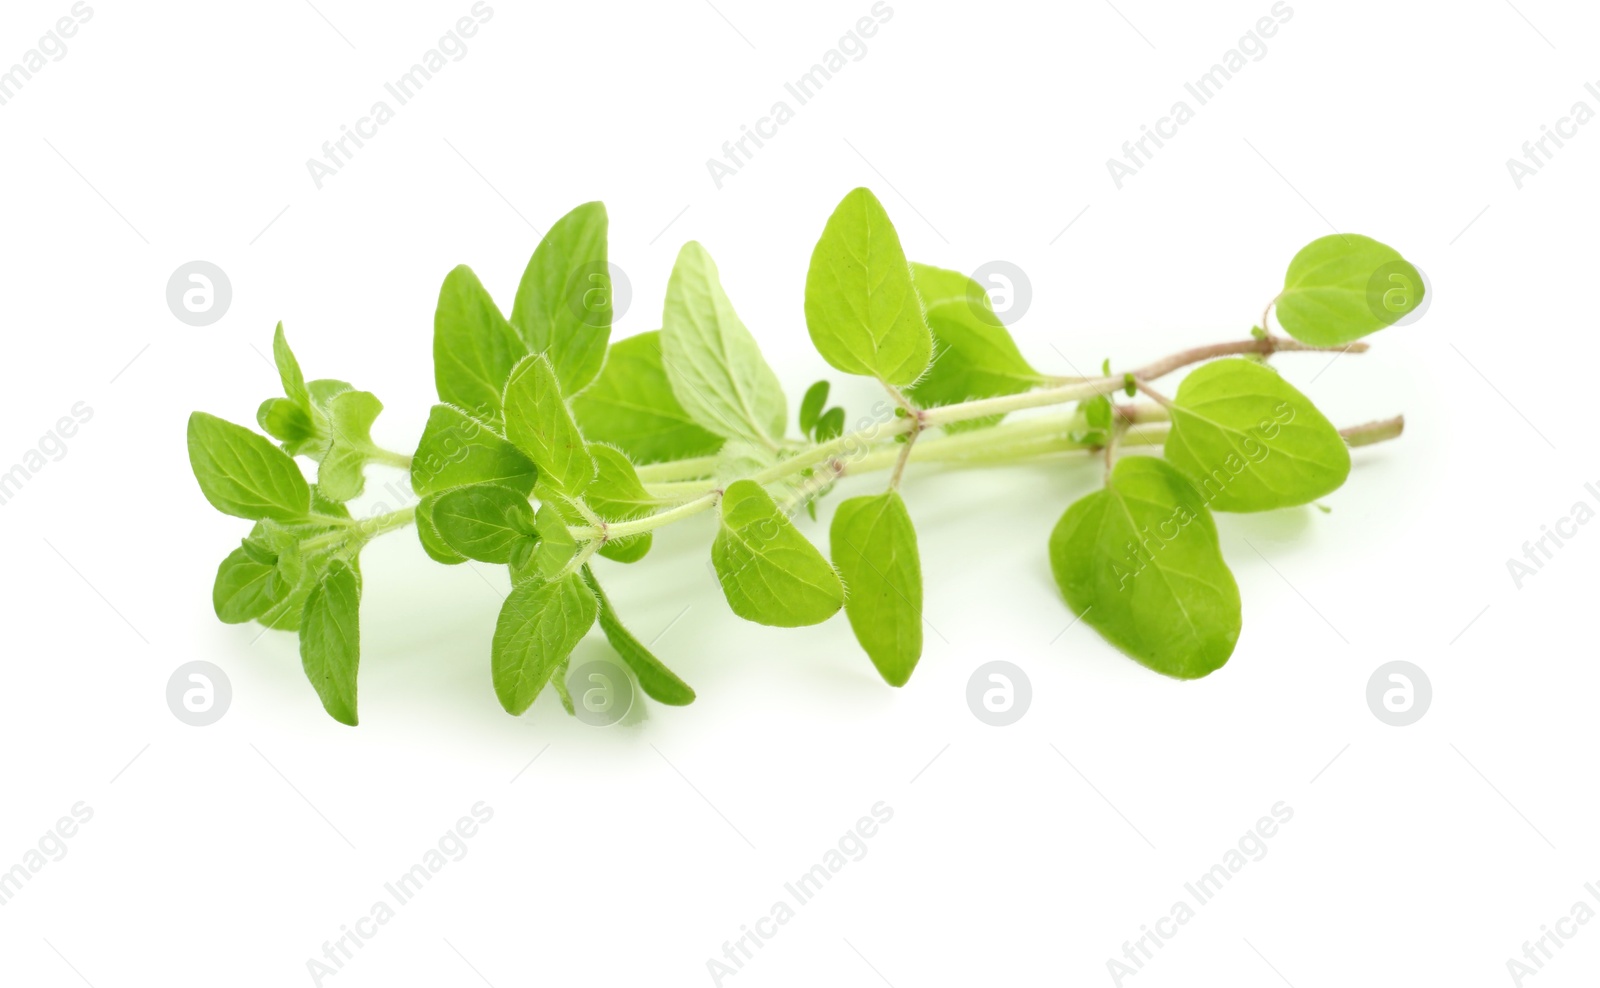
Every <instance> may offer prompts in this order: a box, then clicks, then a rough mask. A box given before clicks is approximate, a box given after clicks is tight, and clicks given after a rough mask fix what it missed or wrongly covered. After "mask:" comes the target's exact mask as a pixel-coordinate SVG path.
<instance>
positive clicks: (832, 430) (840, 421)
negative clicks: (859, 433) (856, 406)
mask: <svg viewBox="0 0 1600 988" xmlns="http://www.w3.org/2000/svg"><path fill="white" fill-rule="evenodd" d="M842 435H844V409H842V408H830V409H828V410H827V411H826V412H824V413H822V417H821V418H819V419H817V433H816V439H817V442H819V443H825V442H829V441H831V440H834V439H838V438H839V437H840V436H842Z"/></svg>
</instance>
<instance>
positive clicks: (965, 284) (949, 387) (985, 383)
mask: <svg viewBox="0 0 1600 988" xmlns="http://www.w3.org/2000/svg"><path fill="white" fill-rule="evenodd" d="M911 273H912V275H913V276H914V278H915V280H916V285H917V293H918V294H919V295H921V296H922V304H923V306H924V307H925V308H926V310H927V315H928V326H929V327H930V328H931V329H932V330H933V349H934V355H933V364H932V366H930V367H929V368H928V372H927V373H926V374H924V375H923V376H922V377H921V378H920V379H919V380H918V381H917V382H916V383H915V384H913V385H912V386H911V387H909V388H908V389H907V390H906V393H907V394H908V395H910V397H911V399H912V400H913V401H915V402H916V403H917V404H918V405H921V406H922V407H924V408H933V407H936V406H939V405H954V404H958V403H960V402H963V401H969V400H972V399H976V398H998V397H1000V396H1001V395H1014V394H1020V393H1022V392H1024V391H1030V390H1032V389H1033V388H1035V387H1037V386H1038V385H1039V384H1040V382H1041V381H1042V380H1043V378H1042V377H1041V376H1040V374H1039V372H1038V371H1036V370H1034V369H1033V367H1032V365H1030V364H1029V363H1028V361H1027V360H1025V359H1024V358H1023V356H1022V352H1021V351H1020V350H1018V349H1017V344H1016V343H1015V342H1014V341H1013V340H1012V339H1011V333H1010V332H1008V331H1007V330H1006V327H1005V324H1004V323H1002V322H1001V321H1000V317H999V316H996V315H995V314H994V308H993V305H992V303H991V302H990V301H989V294H988V293H987V292H985V291H984V290H983V286H982V285H979V284H978V283H977V282H976V281H973V280H972V279H971V278H969V277H967V276H966V275H964V274H962V273H961V272H959V271H949V270H946V269H944V268H936V267H930V266H929V265H926V264H913V265H911ZM999 421H1000V416H998V415H994V416H987V417H984V418H981V419H972V420H969V421H966V422H954V423H951V424H950V425H947V426H945V431H946V432H962V431H966V430H968V429H980V428H985V427H987V426H991V425H994V424H996V423H998V422H999Z"/></svg>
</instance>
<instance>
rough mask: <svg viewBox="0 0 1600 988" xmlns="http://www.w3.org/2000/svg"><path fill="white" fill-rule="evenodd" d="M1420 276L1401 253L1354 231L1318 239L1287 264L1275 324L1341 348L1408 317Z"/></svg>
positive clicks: (1418, 296)
mask: <svg viewBox="0 0 1600 988" xmlns="http://www.w3.org/2000/svg"><path fill="white" fill-rule="evenodd" d="M1425 291H1426V290H1425V288H1424V286H1423V283H1422V275H1421V274H1419V273H1418V272H1417V269H1416V268H1415V267H1413V266H1412V265H1411V263H1410V262H1409V261H1407V260H1406V259H1405V258H1403V257H1401V256H1400V252H1399V251H1397V250H1395V249H1394V248H1393V247H1390V246H1388V245H1386V244H1381V243H1379V242H1378V241H1376V240H1373V239H1372V238H1371V237H1363V236H1361V235H1360V234H1358V233H1335V234H1332V235H1330V236H1326V237H1320V238H1318V239H1316V240H1313V241H1311V243H1309V244H1307V245H1306V246H1304V247H1302V248H1301V249H1300V253H1298V254H1296V255H1295V256H1294V260H1292V261H1290V262H1289V270H1288V272H1287V273H1286V274H1285V275H1284V278H1283V294H1281V295H1279V296H1278V300H1277V309H1278V322H1279V323H1281V324H1282V325H1283V328H1284V330H1286V331H1287V332H1288V334H1289V335H1290V336H1293V337H1294V338H1295V339H1297V340H1299V341H1300V342H1302V343H1309V344H1310V345H1312V346H1344V345H1345V344H1346V343H1351V342H1354V341H1356V340H1359V339H1361V337H1363V336H1366V335H1367V334H1368V333H1374V332H1377V331H1378V330H1380V329H1383V328H1384V327H1385V326H1390V325H1393V324H1394V323H1395V322H1397V321H1399V320H1400V319H1402V318H1404V317H1405V316H1407V315H1410V314H1411V313H1412V312H1415V311H1416V310H1417V307H1418V306H1420V305H1421V304H1422V298H1423V295H1424V294H1425Z"/></svg>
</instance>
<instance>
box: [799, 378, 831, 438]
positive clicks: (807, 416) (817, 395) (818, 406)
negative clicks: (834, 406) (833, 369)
mask: <svg viewBox="0 0 1600 988" xmlns="http://www.w3.org/2000/svg"><path fill="white" fill-rule="evenodd" d="M827 403H828V382H827V381H818V382H817V383H816V384H813V385H812V386H811V387H809V388H807V389H806V394H805V397H804V398H801V399H800V432H801V434H802V435H807V436H809V435H811V433H812V430H813V429H815V428H816V425H817V419H819V418H821V417H822V409H823V406H825V405H826V404H827Z"/></svg>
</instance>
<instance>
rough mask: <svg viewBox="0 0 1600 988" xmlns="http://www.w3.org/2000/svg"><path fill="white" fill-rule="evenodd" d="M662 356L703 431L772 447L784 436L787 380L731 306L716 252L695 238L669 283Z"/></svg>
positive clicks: (675, 390) (674, 389)
mask: <svg viewBox="0 0 1600 988" xmlns="http://www.w3.org/2000/svg"><path fill="white" fill-rule="evenodd" d="M661 353H662V367H663V368H664V369H665V370H666V373H667V379H668V380H669V381H671V382H672V392H673V394H675V395H677V396H678V401H679V403H681V404H682V405H683V408H684V410H685V411H687V412H688V413H689V417H690V418H692V419H693V420H694V421H695V422H696V423H698V424H699V425H700V426H701V427H702V428H704V429H706V430H707V431H709V432H714V433H716V434H717V435H719V436H722V437H724V438H727V439H743V440H746V441H748V442H752V443H756V444H759V445H763V446H768V447H770V446H773V445H774V444H775V442H776V440H778V439H780V438H782V436H783V432H784V424H785V423H786V422H787V421H788V417H789V405H788V401H787V400H786V399H785V398H784V396H783V385H781V384H779V383H778V375H777V374H775V373H773V371H772V368H771V367H770V366H768V364H767V361H766V358H764V357H762V356H761V348H760V347H759V346H757V345H756V340H755V337H753V336H751V335H750V331H749V330H748V329H746V328H745V326H744V323H743V322H741V321H740V320H739V315H738V313H736V312H734V311H733V303H732V302H730V301H729V300H728V296H727V294H726V293H724V292H723V290H722V283H721V282H720V281H719V280H718V277H717V266H716V264H715V263H714V262H712V260H711V255H710V254H708V253H706V250H705V248H704V247H701V246H700V245H699V244H697V243H695V242H694V241H692V240H691V241H690V242H688V243H686V244H684V245H683V249H682V250H680V251H679V252H678V261H677V263H676V264H674V265H673V268H672V278H671V279H670V280H669V281H668V282H667V303H666V308H665V310H664V312H663V313H662V317H661Z"/></svg>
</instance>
